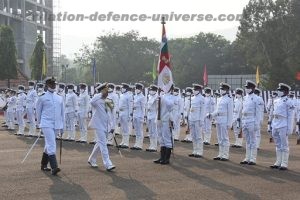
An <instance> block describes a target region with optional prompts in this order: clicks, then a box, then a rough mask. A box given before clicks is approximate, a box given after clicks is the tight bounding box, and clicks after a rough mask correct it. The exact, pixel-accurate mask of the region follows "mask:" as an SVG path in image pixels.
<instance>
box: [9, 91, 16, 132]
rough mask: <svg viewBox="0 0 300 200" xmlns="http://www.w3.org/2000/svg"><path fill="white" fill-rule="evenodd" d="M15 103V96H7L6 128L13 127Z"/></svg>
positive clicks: (12, 128)
mask: <svg viewBox="0 0 300 200" xmlns="http://www.w3.org/2000/svg"><path fill="white" fill-rule="evenodd" d="M16 105H17V97H16V96H11V97H8V98H7V119H8V129H11V130H14V129H15V112H16V111H15V110H16Z"/></svg>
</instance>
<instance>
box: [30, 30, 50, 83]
mask: <svg viewBox="0 0 300 200" xmlns="http://www.w3.org/2000/svg"><path fill="white" fill-rule="evenodd" d="M44 51H45V44H44V42H43V38H42V36H41V35H38V37H37V42H36V45H35V47H34V50H33V53H32V56H31V59H30V69H31V79H33V80H41V79H43V78H45V77H43V76H42V66H43V52H44ZM46 62H47V58H46Z"/></svg>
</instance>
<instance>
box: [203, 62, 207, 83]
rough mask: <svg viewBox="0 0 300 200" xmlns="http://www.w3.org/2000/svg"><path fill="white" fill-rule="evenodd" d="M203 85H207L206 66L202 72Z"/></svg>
mask: <svg viewBox="0 0 300 200" xmlns="http://www.w3.org/2000/svg"><path fill="white" fill-rule="evenodd" d="M203 85H204V86H207V85H208V76H207V71H206V64H205V65H204V71H203Z"/></svg>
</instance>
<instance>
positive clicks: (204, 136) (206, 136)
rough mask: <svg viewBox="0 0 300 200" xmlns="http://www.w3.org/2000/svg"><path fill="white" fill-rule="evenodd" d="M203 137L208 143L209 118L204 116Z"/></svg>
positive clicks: (209, 136) (209, 134) (209, 135)
mask: <svg viewBox="0 0 300 200" xmlns="http://www.w3.org/2000/svg"><path fill="white" fill-rule="evenodd" d="M203 138H204V142H208V143H210V139H211V119H209V118H207V117H205V119H204V126H203Z"/></svg>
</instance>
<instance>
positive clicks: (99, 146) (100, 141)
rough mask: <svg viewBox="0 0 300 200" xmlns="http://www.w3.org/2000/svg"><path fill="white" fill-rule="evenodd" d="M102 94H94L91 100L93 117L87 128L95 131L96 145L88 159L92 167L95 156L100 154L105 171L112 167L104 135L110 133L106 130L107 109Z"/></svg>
mask: <svg viewBox="0 0 300 200" xmlns="http://www.w3.org/2000/svg"><path fill="white" fill-rule="evenodd" d="M101 97H102V94H95V96H94V97H93V98H92V100H91V105H92V109H93V116H92V119H91V121H90V123H89V127H90V128H93V129H95V130H96V138H97V141H96V144H95V145H94V148H93V151H92V153H91V155H90V157H89V159H88V161H89V162H90V163H91V164H92V165H96V163H97V155H98V154H99V153H101V157H102V161H103V164H104V166H105V168H106V169H109V168H110V167H111V166H113V164H112V162H111V160H110V158H109V152H108V148H107V145H106V144H107V143H106V135H107V133H108V132H109V131H110V130H108V129H109V127H111V125H110V120H109V115H108V112H110V111H109V108H108V107H107V105H106V103H105V99H102V98H101Z"/></svg>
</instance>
